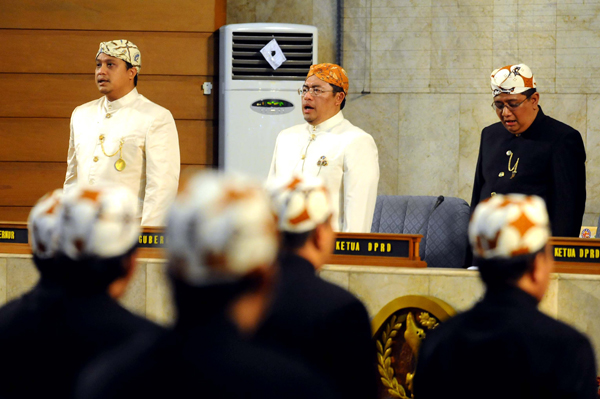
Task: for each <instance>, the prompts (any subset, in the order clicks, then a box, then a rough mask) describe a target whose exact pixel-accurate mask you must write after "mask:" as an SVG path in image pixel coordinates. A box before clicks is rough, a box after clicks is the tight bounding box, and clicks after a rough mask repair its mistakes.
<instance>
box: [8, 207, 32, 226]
mask: <svg viewBox="0 0 600 399" xmlns="http://www.w3.org/2000/svg"><path fill="white" fill-rule="evenodd" d="M31 208H32V207H31V206H0V221H4V222H27V218H28V217H29V212H31Z"/></svg>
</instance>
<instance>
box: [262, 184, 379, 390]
mask: <svg viewBox="0 0 600 399" xmlns="http://www.w3.org/2000/svg"><path fill="white" fill-rule="evenodd" d="M271 193H272V198H273V202H274V206H275V208H276V212H277V214H278V216H279V219H278V224H279V230H280V231H281V235H282V247H283V248H282V254H281V256H280V260H279V262H280V269H281V278H280V283H279V287H278V289H277V296H276V300H275V304H274V305H273V309H272V310H271V313H270V314H269V316H268V318H267V319H266V321H265V323H264V325H263V326H262V328H261V329H260V331H259V334H258V337H259V339H261V340H262V341H263V342H266V343H269V344H271V345H273V346H275V347H278V348H281V350H285V351H287V352H289V353H292V354H294V355H296V356H301V357H302V358H303V359H305V361H306V362H308V363H309V364H311V365H312V366H314V367H315V368H316V369H317V370H319V373H320V374H321V375H322V376H323V377H324V378H327V379H328V380H329V381H330V382H331V383H332V384H333V385H334V387H335V389H336V392H337V393H338V394H339V396H340V397H342V398H361V399H368V398H374V397H376V380H375V369H374V365H375V360H376V359H375V353H376V351H375V344H374V342H373V341H372V339H371V324H370V322H369V316H368V314H367V311H366V309H365V307H364V306H363V304H362V303H361V302H360V301H359V300H358V299H356V298H355V297H354V295H352V294H351V293H349V292H348V291H346V290H344V289H342V288H340V287H339V286H337V285H335V284H331V283H329V282H327V281H325V280H322V279H321V278H320V277H319V276H317V275H316V271H317V270H318V269H319V268H321V266H323V264H324V263H325V261H326V260H327V258H328V257H329V256H330V255H331V253H332V252H333V248H334V243H335V233H334V231H333V229H332V227H331V218H332V217H333V216H332V215H333V205H332V203H331V198H330V196H329V194H328V193H327V190H326V188H325V187H324V185H323V183H322V181H321V180H320V179H318V178H315V177H294V178H292V179H281V180H279V181H274V182H273V183H272V187H271Z"/></svg>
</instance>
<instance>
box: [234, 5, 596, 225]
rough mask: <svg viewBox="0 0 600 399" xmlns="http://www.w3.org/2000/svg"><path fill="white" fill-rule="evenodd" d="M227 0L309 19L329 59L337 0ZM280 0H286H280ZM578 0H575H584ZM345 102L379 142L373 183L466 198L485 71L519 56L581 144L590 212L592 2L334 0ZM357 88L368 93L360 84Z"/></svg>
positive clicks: (239, 12) (483, 119)
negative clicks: (340, 25) (340, 23)
mask: <svg viewBox="0 0 600 399" xmlns="http://www.w3.org/2000/svg"><path fill="white" fill-rule="evenodd" d="M274 3H275V1H274V0H269V1H266V2H264V1H262V0H261V1H258V0H229V1H228V5H227V23H241V22H288V23H303V24H312V25H315V26H317V27H318V28H319V61H320V62H333V61H334V60H335V9H336V5H335V4H336V3H335V0H299V1H289V2H285V4H284V6H281V2H280V1H279V2H277V4H278V6H277V7H274V6H273V4H274ZM288 3H289V4H288ZM583 3H585V4H583ZM343 4H344V8H343V13H344V14H343V15H344V34H343V48H344V52H343V66H344V67H345V68H346V70H347V71H348V73H349V75H350V83H351V85H350V91H351V95H350V97H349V99H348V100H349V101H348V103H347V106H346V109H345V110H344V111H345V112H344V113H345V115H346V117H347V118H348V119H350V120H351V121H352V122H353V123H354V124H356V125H358V126H360V127H362V128H363V129H365V130H367V131H368V132H370V133H371V134H372V135H373V136H374V138H375V141H376V142H377V145H378V147H379V154H380V167H381V171H382V175H381V180H380V188H379V193H380V194H396V195H407V194H411V195H436V196H437V195H440V194H443V195H446V196H456V197H461V198H464V199H466V200H467V201H468V202H470V199H471V190H472V184H473V175H474V171H475V164H476V161H477V152H478V146H479V136H480V132H481V129H482V128H483V127H484V126H486V125H488V124H491V123H493V122H495V121H496V115H495V113H494V112H493V111H492V109H491V108H490V104H491V100H492V98H491V95H490V92H489V74H490V72H491V71H492V70H493V69H494V68H498V67H501V66H504V65H508V64H515V63H526V64H528V65H529V66H530V67H531V68H532V70H533V72H534V74H535V76H536V79H537V82H538V89H539V91H540V93H541V101H540V104H541V106H542V108H543V109H544V112H545V113H546V114H549V115H551V116H552V117H554V118H556V119H559V120H561V121H563V122H565V123H567V124H569V125H571V126H573V127H574V128H576V129H578V130H579V131H580V133H581V135H582V137H583V141H584V143H585V145H586V148H587V153H588V161H587V180H588V183H587V189H588V200H587V205H586V216H585V218H584V224H587V225H596V221H597V218H598V215H599V214H600V151H598V147H600V81H597V80H595V79H594V76H596V75H597V72H598V70H599V69H600V40H598V39H599V38H600V22H598V21H599V19H598V16H600V2H598V1H583V0H558V1H557V0H439V1H434V0H343ZM362 91H366V92H370V94H364V95H361V94H360V93H361V92H362Z"/></svg>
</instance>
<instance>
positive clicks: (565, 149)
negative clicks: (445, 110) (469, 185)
mask: <svg viewBox="0 0 600 399" xmlns="http://www.w3.org/2000/svg"><path fill="white" fill-rule="evenodd" d="M536 87H537V85H536V81H535V78H534V76H533V73H532V72H531V69H529V67H528V66H527V65H525V64H518V65H508V66H505V67H503V68H500V69H496V70H494V71H493V72H492V74H491V88H492V95H493V97H494V102H493V103H492V107H493V108H494V110H495V111H496V115H498V118H499V119H500V122H498V123H495V124H493V125H491V126H488V127H486V128H485V129H483V131H482V132H481V144H480V147H479V158H478V160H477V169H476V171H475V181H474V183H473V196H472V198H471V210H473V209H475V207H476V206H477V204H478V203H479V202H481V200H484V199H486V198H489V197H490V196H493V195H495V194H496V193H498V194H508V193H520V194H527V195H537V196H539V197H541V198H542V199H543V200H544V201H545V202H546V207H547V209H548V214H549V216H550V228H551V229H552V235H553V236H559V237H578V236H579V231H580V229H581V222H582V219H583V213H584V211H585V198H586V187H585V178H586V177H585V158H586V154H585V148H584V146H583V140H582V139H581V134H579V132H578V131H577V130H575V129H573V128H572V127H570V126H568V125H566V124H564V123H562V122H559V121H557V120H555V119H552V118H551V117H549V116H546V114H544V112H543V111H542V107H540V104H539V102H540V94H539V93H538V92H537V88H536Z"/></svg>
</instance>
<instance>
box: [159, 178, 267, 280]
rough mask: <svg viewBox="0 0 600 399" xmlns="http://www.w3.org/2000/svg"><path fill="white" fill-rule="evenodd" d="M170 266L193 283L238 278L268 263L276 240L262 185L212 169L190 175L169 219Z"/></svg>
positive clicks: (184, 278) (168, 245)
mask: <svg viewBox="0 0 600 399" xmlns="http://www.w3.org/2000/svg"><path fill="white" fill-rule="evenodd" d="M166 231H167V251H168V253H169V258H170V260H171V267H176V268H177V270H176V273H177V275H178V276H180V277H181V278H182V279H183V280H184V281H186V282H187V283H188V284H191V285H203V284H208V283H211V282H213V281H219V280H236V279H239V278H241V277H243V276H245V275H247V274H248V273H249V272H250V271H252V270H254V269H256V268H257V267H259V266H266V267H272V266H273V262H274V261H275V257H276V255H277V251H278V250H279V243H278V237H277V229H276V226H275V215H274V214H273V212H272V211H271V207H270V202H269V197H268V195H267V193H266V192H265V190H264V189H263V188H262V187H261V186H260V185H259V184H258V183H255V182H253V181H250V180H248V179H246V178H243V177H240V176H233V175H224V174H220V173H218V172H215V171H206V172H202V173H199V174H198V175H196V176H194V177H192V178H191V179H190V180H189V181H188V183H187V186H186V187H185V188H184V190H183V191H182V192H181V193H180V194H179V195H178V197H177V199H176V201H175V203H174V204H173V207H172V208H171V210H170V212H169V216H168V219H167V230H166Z"/></svg>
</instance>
